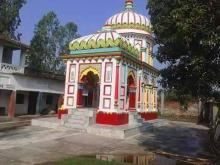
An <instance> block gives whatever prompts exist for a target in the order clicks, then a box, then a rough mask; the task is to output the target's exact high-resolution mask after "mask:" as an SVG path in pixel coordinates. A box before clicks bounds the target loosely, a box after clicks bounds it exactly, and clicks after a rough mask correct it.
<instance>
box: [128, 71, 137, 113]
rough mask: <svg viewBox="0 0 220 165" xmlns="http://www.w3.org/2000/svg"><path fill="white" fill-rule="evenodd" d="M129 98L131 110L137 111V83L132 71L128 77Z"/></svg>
mask: <svg viewBox="0 0 220 165" xmlns="http://www.w3.org/2000/svg"><path fill="white" fill-rule="evenodd" d="M127 98H128V109H129V111H135V109H136V83H135V75H134V73H133V72H132V71H131V72H129V74H128V78H127Z"/></svg>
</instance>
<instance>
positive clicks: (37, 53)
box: [28, 12, 79, 73]
mask: <svg viewBox="0 0 220 165" xmlns="http://www.w3.org/2000/svg"><path fill="white" fill-rule="evenodd" d="M78 36H79V35H78V34H77V25H76V24H74V23H67V24H66V25H64V26H62V25H60V22H59V20H58V18H57V15H56V14H55V13H54V12H49V13H47V14H46V15H44V16H43V18H42V19H41V20H40V21H39V23H38V24H37V25H36V27H35V30H34V37H33V38H32V40H31V53H30V56H29V59H28V60H29V67H30V68H32V69H35V70H38V71H47V72H55V73H63V72H64V66H63V63H62V60H61V59H60V57H59V55H60V54H61V53H67V52H68V45H69V42H70V41H71V40H72V39H74V38H77V37H78Z"/></svg>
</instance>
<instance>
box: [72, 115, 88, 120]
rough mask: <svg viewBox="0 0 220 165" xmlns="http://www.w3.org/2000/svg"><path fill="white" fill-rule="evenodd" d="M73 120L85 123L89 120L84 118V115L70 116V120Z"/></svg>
mask: <svg viewBox="0 0 220 165" xmlns="http://www.w3.org/2000/svg"><path fill="white" fill-rule="evenodd" d="M72 119H76V120H84V121H85V120H86V119H87V117H85V116H82V115H68V120H72Z"/></svg>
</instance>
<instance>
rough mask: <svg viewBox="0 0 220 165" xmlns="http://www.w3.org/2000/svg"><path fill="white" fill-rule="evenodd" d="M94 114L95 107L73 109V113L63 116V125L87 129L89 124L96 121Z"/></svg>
mask: <svg viewBox="0 0 220 165" xmlns="http://www.w3.org/2000/svg"><path fill="white" fill-rule="evenodd" d="M94 115H95V113H94V110H93V109H89V110H88V109H85V110H84V109H77V110H76V109H73V110H72V112H71V114H69V115H66V116H65V117H64V118H63V123H62V125H63V126H64V127H67V128H71V129H79V130H82V131H86V129H87V127H88V126H89V124H92V123H93V122H94Z"/></svg>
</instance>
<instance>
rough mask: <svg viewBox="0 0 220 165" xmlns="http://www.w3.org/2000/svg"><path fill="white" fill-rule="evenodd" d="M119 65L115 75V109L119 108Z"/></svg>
mask: <svg viewBox="0 0 220 165" xmlns="http://www.w3.org/2000/svg"><path fill="white" fill-rule="evenodd" d="M119 67H120V66H119V63H117V64H116V75H115V109H117V108H118V93H119Z"/></svg>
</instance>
